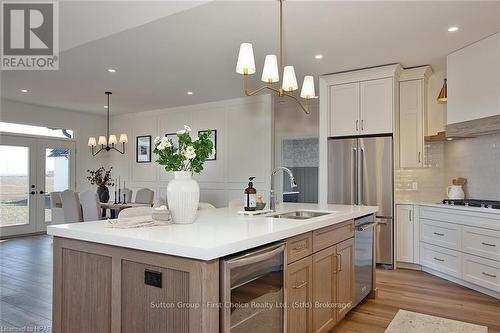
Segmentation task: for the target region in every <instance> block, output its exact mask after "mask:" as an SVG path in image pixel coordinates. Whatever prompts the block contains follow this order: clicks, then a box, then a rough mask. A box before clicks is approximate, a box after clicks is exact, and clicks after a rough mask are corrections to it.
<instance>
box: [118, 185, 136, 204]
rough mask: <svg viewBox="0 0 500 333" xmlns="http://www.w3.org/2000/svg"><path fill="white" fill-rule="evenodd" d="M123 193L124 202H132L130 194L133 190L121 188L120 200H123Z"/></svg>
mask: <svg viewBox="0 0 500 333" xmlns="http://www.w3.org/2000/svg"><path fill="white" fill-rule="evenodd" d="M124 194H125V202H132V194H133V191H132V190H131V189H129V188H126V187H125V188H124V189H122V193H121V195H122V197H121V198H120V201H123V195H124Z"/></svg>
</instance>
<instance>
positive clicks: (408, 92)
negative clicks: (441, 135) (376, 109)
mask: <svg viewBox="0 0 500 333" xmlns="http://www.w3.org/2000/svg"><path fill="white" fill-rule="evenodd" d="M399 103H400V107H399V112H400V113H399V114H400V116H399V130H400V135H399V140H400V141H399V161H400V167H401V168H419V167H422V166H423V150H424V130H423V123H424V112H423V111H424V109H423V80H411V81H403V82H400V84H399Z"/></svg>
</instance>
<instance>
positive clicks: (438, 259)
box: [434, 257, 444, 262]
mask: <svg viewBox="0 0 500 333" xmlns="http://www.w3.org/2000/svg"><path fill="white" fill-rule="evenodd" d="M434 260H437V261H441V262H442V261H444V259H440V258H436V257H434Z"/></svg>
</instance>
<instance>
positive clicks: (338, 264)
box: [337, 253, 342, 272]
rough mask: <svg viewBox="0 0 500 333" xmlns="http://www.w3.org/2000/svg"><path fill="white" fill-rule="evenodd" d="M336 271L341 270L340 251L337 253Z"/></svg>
mask: <svg viewBox="0 0 500 333" xmlns="http://www.w3.org/2000/svg"><path fill="white" fill-rule="evenodd" d="M337 272H342V253H339V254H337Z"/></svg>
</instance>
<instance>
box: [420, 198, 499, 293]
mask: <svg viewBox="0 0 500 333" xmlns="http://www.w3.org/2000/svg"><path fill="white" fill-rule="evenodd" d="M419 213H420V219H419V223H420V264H421V265H422V267H423V269H424V270H426V268H429V269H430V270H431V271H430V273H435V274H438V275H439V276H441V277H444V278H446V276H449V277H450V279H451V280H453V281H454V282H457V283H460V284H463V285H465V286H467V287H469V288H472V289H476V290H478V291H481V292H484V293H487V294H489V295H491V296H493V297H496V298H499V299H500V214H495V213H494V211H492V213H491V214H485V213H484V212H475V211H471V210H466V209H463V210H461V209H458V208H457V209H454V208H450V207H442V208H441V207H439V206H425V205H422V206H420V210H419ZM475 215H477V218H476V216H475ZM424 217H425V218H424ZM429 217H430V218H429ZM452 221H456V223H453V222H452ZM491 226H493V228H491ZM428 271H429V270H428Z"/></svg>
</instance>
